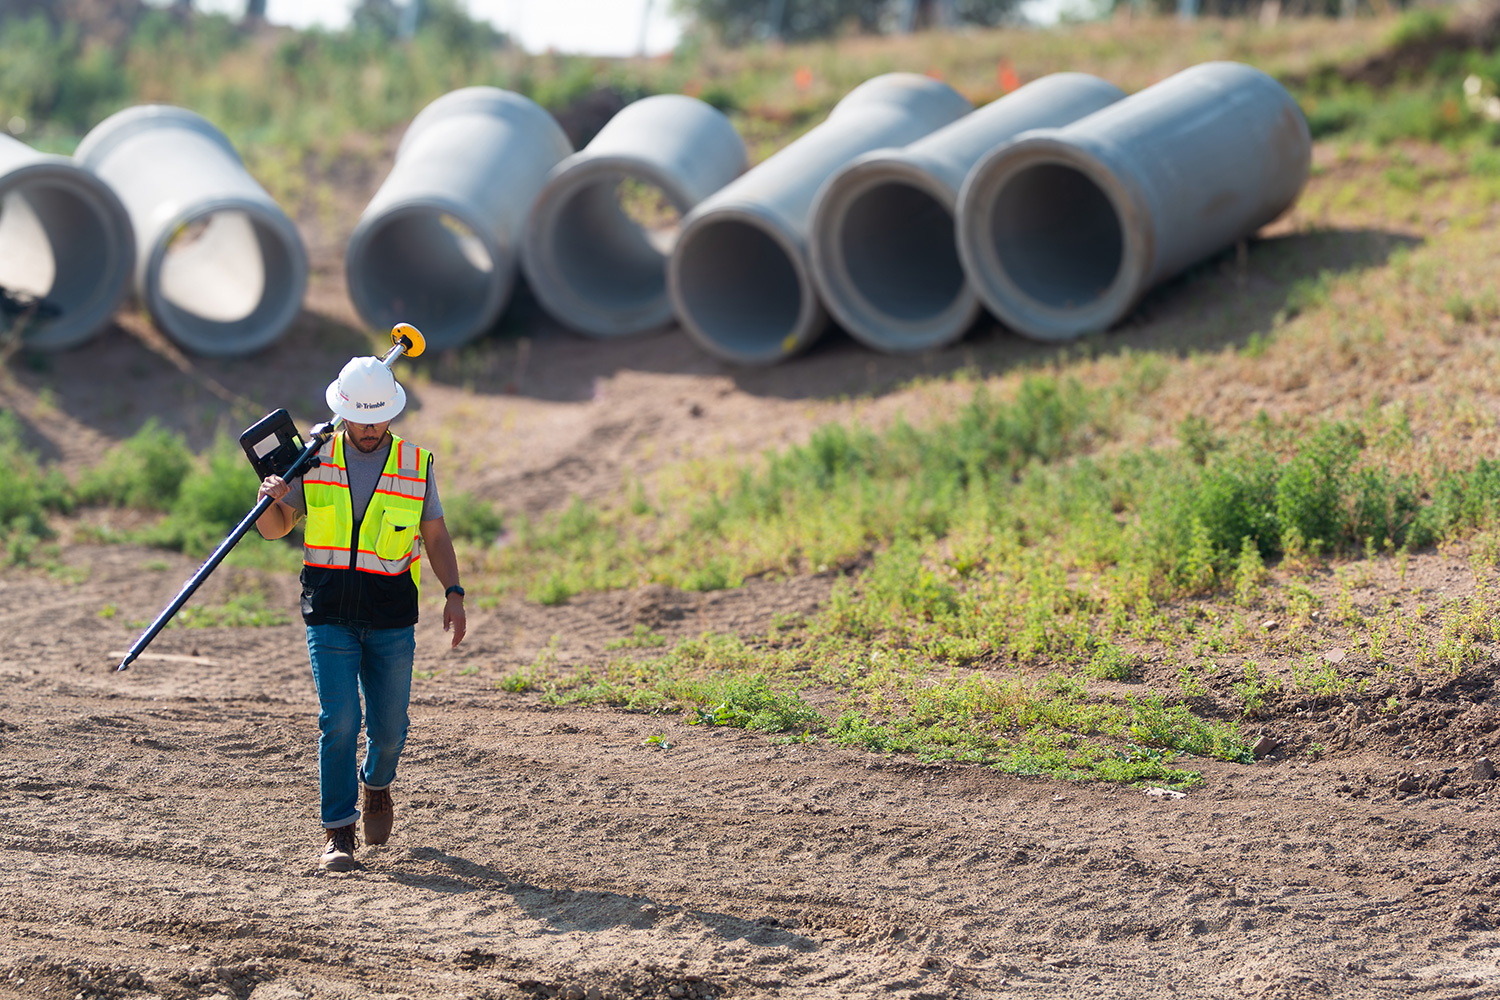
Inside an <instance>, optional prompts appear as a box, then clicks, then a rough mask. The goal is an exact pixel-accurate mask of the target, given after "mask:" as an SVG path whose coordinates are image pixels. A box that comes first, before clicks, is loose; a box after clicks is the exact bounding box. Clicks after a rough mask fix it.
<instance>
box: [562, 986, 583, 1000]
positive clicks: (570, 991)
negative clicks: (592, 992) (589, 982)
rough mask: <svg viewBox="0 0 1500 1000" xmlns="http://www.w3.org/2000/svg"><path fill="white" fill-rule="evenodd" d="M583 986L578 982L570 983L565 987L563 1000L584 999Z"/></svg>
mask: <svg viewBox="0 0 1500 1000" xmlns="http://www.w3.org/2000/svg"><path fill="white" fill-rule="evenodd" d="M583 997H584V992H583V987H582V986H579V985H578V984H577V983H570V984H568V985H567V986H565V987H563V991H562V1000H583Z"/></svg>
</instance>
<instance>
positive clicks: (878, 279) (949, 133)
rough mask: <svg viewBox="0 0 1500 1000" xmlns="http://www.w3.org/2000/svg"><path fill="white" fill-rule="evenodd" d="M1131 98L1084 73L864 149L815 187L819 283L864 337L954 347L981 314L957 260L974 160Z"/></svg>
mask: <svg viewBox="0 0 1500 1000" xmlns="http://www.w3.org/2000/svg"><path fill="white" fill-rule="evenodd" d="M1124 96H1125V92H1124V91H1122V90H1121V89H1120V88H1118V87H1116V86H1115V85H1114V84H1112V83H1106V82H1104V81H1103V80H1100V79H1099V78H1098V77H1093V76H1089V75H1087V74H1084V73H1056V74H1054V75H1052V76H1046V77H1043V78H1041V79H1040V80H1036V81H1033V82H1032V83H1028V84H1027V85H1026V86H1024V87H1022V88H1020V89H1019V90H1017V91H1015V92H1014V93H1012V94H1008V95H1006V96H1005V97H1002V98H1000V99H999V100H997V101H995V102H993V103H991V104H989V105H986V106H985V107H983V108H980V109H979V110H978V111H975V112H974V113H973V114H971V115H967V116H965V117H963V118H961V119H959V120H958V121H956V122H954V123H953V124H952V125H949V126H947V127H945V128H942V129H939V130H938V131H936V132H934V133H932V134H931V135H929V136H927V137H926V138H923V139H919V140H917V141H916V142H914V143H912V144H911V145H910V146H907V147H905V148H904V149H882V150H877V151H876V152H873V153H867V154H866V155H864V156H861V157H860V158H859V159H857V160H855V161H854V162H853V163H851V164H849V165H848V166H846V167H844V168H843V169H842V170H840V171H839V172H838V173H836V174H835V175H834V176H833V177H831V178H829V180H828V182H827V183H826V184H824V185H823V188H822V190H821V191H820V192H819V193H818V197H817V201H816V202H815V203H814V205H813V213H812V220H813V221H812V245H811V254H812V270H813V278H814V280H815V281H816V283H817V287H818V291H819V293H821V295H822V297H823V302H824V303H825V304H826V305H827V306H828V311H829V312H831V313H833V315H834V318H835V319H837V320H838V321H839V323H840V324H842V325H843V326H844V328H845V329H847V330H848V331H849V332H850V333H851V334H853V335H854V337H855V338H856V339H858V340H859V341H860V342H861V343H864V344H865V345H867V346H869V347H873V348H874V349H876V350H878V351H886V352H888V353H893V354H899V353H910V352H915V351H924V350H929V349H932V348H936V347H941V346H943V345H944V344H948V343H952V342H953V341H955V340H958V339H959V338H960V337H962V336H963V335H964V332H965V331H967V330H968V329H969V327H970V326H971V325H972V324H973V323H974V320H975V318H976V317H977V316H978V314H979V297H978V296H976V295H975V294H974V291H973V290H972V289H971V288H970V287H969V285H968V282H967V281H966V280H965V278H964V272H963V265H962V264H961V263H960V262H959V259H958V239H957V234H956V232H955V230H956V224H955V222H954V212H955V208H956V206H957V204H958V192H959V188H960V187H962V186H963V182H964V178H965V177H967V176H968V174H969V170H970V169H971V168H972V167H973V166H974V164H975V163H977V162H979V160H980V159H982V158H983V157H984V156H985V155H986V154H988V153H990V152H992V151H993V150H994V149H995V148H996V147H997V146H999V145H1001V144H1002V143H1004V142H1006V141H1008V140H1010V139H1012V138H1014V137H1015V136H1016V135H1017V134H1019V133H1021V132H1025V131H1027V130H1028V129H1034V128H1050V127H1055V126H1059V125H1067V124H1070V123H1072V122H1074V121H1077V120H1078V119H1080V118H1083V117H1085V116H1086V115H1090V114H1093V113H1094V112H1095V111H1098V110H1099V109H1100V108H1103V107H1106V106H1108V105H1110V104H1113V103H1114V102H1115V101H1118V100H1119V99H1120V98H1122V97H1124Z"/></svg>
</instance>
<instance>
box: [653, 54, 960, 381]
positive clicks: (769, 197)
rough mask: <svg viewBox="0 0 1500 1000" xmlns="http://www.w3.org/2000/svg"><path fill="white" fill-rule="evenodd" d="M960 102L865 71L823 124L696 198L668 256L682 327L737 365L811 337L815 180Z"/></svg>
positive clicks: (815, 314) (896, 142)
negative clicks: (810, 239)
mask: <svg viewBox="0 0 1500 1000" xmlns="http://www.w3.org/2000/svg"><path fill="white" fill-rule="evenodd" d="M970 107H971V106H970V104H969V102H968V101H967V100H965V99H964V98H963V96H962V95H960V94H959V93H958V92H957V91H955V90H954V89H953V88H951V87H949V86H948V85H947V84H944V83H940V82H938V81H936V80H932V79H929V78H927V77H924V76H917V75H915V74H910V73H889V74H886V75H884V76H878V77H875V78H874V79H873V80H869V81H867V82H865V83H863V84H861V85H860V86H859V87H856V88H855V89H854V90H853V91H851V92H850V93H849V95H848V96H847V97H845V98H844V99H843V100H842V101H840V102H839V104H838V106H837V107H835V108H834V109H833V112H832V113H831V114H830V115H829V116H828V120H827V121H825V122H824V123H823V124H822V125H819V126H818V127H817V128H815V129H813V130H812V131H811V132H809V133H807V134H806V135H805V136H803V137H802V138H800V139H798V140H797V141H796V142H794V143H792V144H791V145H790V146H787V147H786V148H785V149H783V150H782V151H781V152H779V153H777V154H776V155H774V156H772V157H771V158H770V159H768V160H766V161H765V162H764V163H762V164H760V165H759V166H757V167H755V168H754V169H752V170H751V171H750V172H749V173H747V174H745V176H743V177H741V178H740V179H739V180H737V181H735V182H734V183H732V184H730V185H729V186H727V187H725V188H724V189H723V190H722V191H719V192H718V193H717V194H714V195H712V196H710V197H709V198H708V199H706V200H705V201H704V202H703V203H702V204H700V205H699V206H698V207H697V208H696V209H694V210H693V211H692V213H691V214H690V215H689V216H688V217H687V218H686V219H685V220H683V225H682V233H681V235H680V236H679V237H678V239H677V246H676V249H675V250H674V251H673V253H672V259H671V261H670V262H669V264H668V266H667V280H668V287H669V289H670V290H671V295H672V301H673V304H674V305H675V306H676V309H677V315H678V318H679V319H680V320H681V321H682V324H683V326H684V327H686V329H687V331H688V333H689V334H690V335H691V336H692V337H693V338H694V339H695V340H697V341H698V343H699V344H701V345H702V346H703V347H704V348H705V349H706V350H708V351H709V352H710V353H712V354H714V355H716V356H717V357H720V358H722V359H724V360H726V361H731V362H735V363H737V364H770V363H773V362H776V361H781V360H783V359H785V358H788V357H791V356H792V355H794V354H796V353H798V352H799V351H801V350H803V349H804V348H806V347H807V346H808V345H809V344H811V343H812V342H813V341H814V340H815V339H816V338H817V337H818V335H819V334H820V333H822V332H823V328H824V327H825V326H826V324H827V313H825V312H824V310H823V306H822V304H821V303H820V301H819V299H818V294H817V291H816V289H815V288H814V285H813V281H812V273H811V269H810V267H809V264H808V258H807V233H808V221H809V215H810V212H811V209H812V203H813V198H814V196H815V195H816V194H817V192H818V189H819V188H820V187H821V186H822V185H823V183H824V181H826V180H827V179H828V178H829V177H830V176H831V175H832V174H833V173H834V172H835V171H837V170H838V169H839V168H840V167H842V166H844V165H845V164H846V163H848V162H849V161H850V160H852V159H854V158H855V157H856V156H859V155H861V154H863V153H867V152H870V151H871V150H875V149H883V148H886V147H890V146H904V145H907V144H909V143H911V142H914V141H915V140H917V139H920V138H921V137H922V136H924V135H928V134H929V133H932V132H934V131H936V130H937V129H940V128H942V127H943V126H945V125H948V124H949V123H951V122H953V121H955V120H957V119H959V118H961V117H962V116H963V115H964V114H966V113H967V112H968V111H969V110H970Z"/></svg>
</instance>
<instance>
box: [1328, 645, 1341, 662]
mask: <svg viewBox="0 0 1500 1000" xmlns="http://www.w3.org/2000/svg"><path fill="white" fill-rule="evenodd" d="M1344 655H1345V654H1344V650H1343V647H1339V648H1336V649H1330V650H1329V651H1328V652H1326V653H1324V654H1323V659H1325V660H1327V661H1328V662H1329V663H1343V662H1344Z"/></svg>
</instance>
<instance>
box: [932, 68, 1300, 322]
mask: <svg viewBox="0 0 1500 1000" xmlns="http://www.w3.org/2000/svg"><path fill="white" fill-rule="evenodd" d="M1311 162H1312V139H1311V136H1310V135H1309V133H1308V129H1307V121H1306V119H1305V118H1304V117H1303V115H1302V111H1301V109H1300V108H1299V107H1298V106H1297V102H1296V101H1294V100H1293V99H1292V96H1291V95H1290V94H1288V93H1287V92H1286V90H1285V88H1283V87H1282V86H1281V84H1279V83H1277V82H1276V81H1275V80H1273V79H1271V78H1270V77H1269V76H1267V75H1265V74H1264V73H1262V72H1261V71H1260V70H1257V69H1252V68H1251V67H1249V66H1243V65H1240V64H1239V63H1228V62H1213V63H1203V64H1201V65H1198V66H1194V67H1193V68H1192V69H1188V70H1184V71H1183V72H1181V73H1178V74H1177V75H1176V76H1173V77H1170V78H1168V79H1166V80H1163V81H1162V82H1161V83H1158V84H1156V85H1154V86H1152V87H1148V88H1146V89H1145V90H1142V91H1140V92H1139V93H1137V94H1134V95H1132V96H1130V97H1127V98H1126V99H1125V100H1123V101H1120V102H1119V103H1118V104H1113V105H1111V106H1109V107H1107V108H1105V109H1104V110H1102V111H1099V112H1096V113H1095V114H1092V115H1090V116H1089V117H1087V118H1084V119H1082V120H1080V121H1077V122H1074V123H1073V124H1072V125H1068V126H1066V127H1064V128H1060V129H1044V130H1039V131H1035V132H1031V133H1028V134H1026V135H1022V136H1020V137H1018V138H1017V139H1016V141H1015V142H1014V143H1011V144H1009V145H1007V146H1005V147H1003V148H1001V149H999V150H997V151H995V152H994V153H992V154H991V155H990V156H988V157H986V158H985V159H984V160H982V161H981V162H980V163H979V164H978V165H977V166H975V168H974V170H973V171H972V172H971V173H970V174H969V177H968V179H967V180H966V181H965V182H964V187H963V190H962V191H961V192H960V193H959V207H958V212H959V224H958V234H959V254H960V256H961V258H962V260H963V262H964V269H965V271H966V272H967V273H968V276H969V281H970V282H971V283H972V284H973V285H974V287H975V290H976V291H978V293H979V296H980V298H982V299H983V300H984V303H985V305H987V306H989V308H990V309H991V310H993V311H994V313H995V314H996V315H997V316H999V317H1000V319H1001V320H1003V321H1004V322H1005V323H1006V324H1007V325H1008V326H1010V327H1011V328H1012V329H1015V330H1017V331H1019V332H1021V333H1023V334H1026V335H1027V336H1030V337H1035V338H1037V339H1039V340H1064V339H1068V338H1071V337H1076V336H1079V335H1080V334H1084V333H1088V332H1091V331H1095V330H1103V329H1106V328H1107V327H1109V326H1110V325H1111V324H1113V323H1115V322H1116V321H1117V320H1119V319H1120V318H1121V317H1123V316H1124V315H1125V314H1126V313H1127V312H1128V311H1129V310H1130V308H1131V307H1132V306H1133V305H1134V304H1135V303H1136V301H1137V300H1138V299H1139V298H1140V297H1141V296H1142V295H1143V294H1145V292H1146V291H1147V290H1148V289H1150V288H1151V287H1152V286H1153V285H1154V284H1156V283H1157V282H1159V281H1161V280H1163V279H1165V278H1168V277H1171V276H1172V275H1174V274H1176V273H1177V272H1179V271H1181V270H1182V269H1183V268H1185V267H1187V266H1188V265H1190V264H1192V263H1194V262H1195V261H1198V260H1202V259H1203V258H1204V257H1206V256H1208V255H1210V254H1212V253H1214V252H1216V251H1218V250H1220V249H1222V248H1224V247H1226V246H1229V245H1231V244H1233V243H1234V242H1235V241H1236V240H1239V239H1242V238H1244V237H1245V236H1248V235H1250V234H1251V233H1254V232H1255V231H1256V230H1257V229H1259V228H1260V227H1261V226H1263V225H1265V224H1266V223H1268V222H1270V221H1271V220H1272V219H1275V218H1276V217H1277V216H1278V215H1280V214H1281V213H1282V212H1284V211H1285V210H1286V209H1287V208H1288V207H1290V206H1291V204H1292V203H1293V202H1294V201H1296V199H1297V195H1298V194H1299V193H1300V192H1301V190H1302V186H1303V184H1305V183H1306V181H1307V175H1308V171H1309V169H1310V167H1311Z"/></svg>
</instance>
